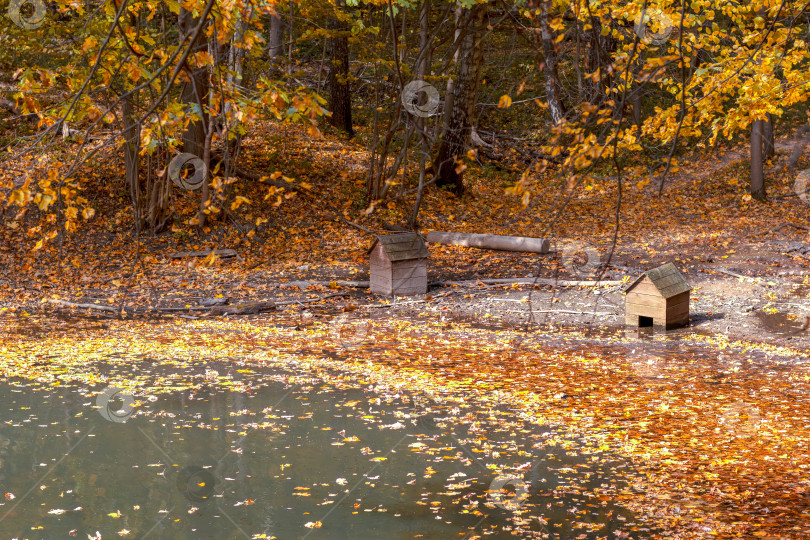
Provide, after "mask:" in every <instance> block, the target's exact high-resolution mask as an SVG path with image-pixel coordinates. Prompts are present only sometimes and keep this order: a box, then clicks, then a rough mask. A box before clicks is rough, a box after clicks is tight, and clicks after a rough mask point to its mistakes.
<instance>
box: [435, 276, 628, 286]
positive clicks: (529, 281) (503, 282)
mask: <svg viewBox="0 0 810 540" xmlns="http://www.w3.org/2000/svg"><path fill="white" fill-rule="evenodd" d="M510 283H519V284H526V285H532V284H533V285H551V286H556V287H594V286H596V285H607V286H615V285H620V284H621V283H622V282H621V281H593V280H588V281H572V280H565V279H546V278H503V279H471V280H466V281H433V282H431V283H429V284H428V285H438V286H444V287H451V286H453V285H458V286H460V287H470V286H475V285H478V284H483V285H507V284H510Z"/></svg>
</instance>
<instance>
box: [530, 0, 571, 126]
mask: <svg viewBox="0 0 810 540" xmlns="http://www.w3.org/2000/svg"><path fill="white" fill-rule="evenodd" d="M531 4H532V2H530V5H531ZM540 6H541V10H542V11H541V15H540V29H541V38H540V41H541V42H542V45H543V57H544V59H545V68H544V70H543V75H544V76H545V79H546V100H547V101H548V110H549V113H550V114H551V121H552V122H554V124H559V123H560V122H561V121H562V119H563V118H564V117H565V106H564V105H563V102H562V97H561V96H560V77H559V75H558V74H557V64H558V63H559V59H558V57H557V51H556V50H555V49H554V36H553V34H552V32H551V25H550V24H549V17H550V15H549V9H550V8H551V2H550V1H547V0H543V1H542V2H541V4H540Z"/></svg>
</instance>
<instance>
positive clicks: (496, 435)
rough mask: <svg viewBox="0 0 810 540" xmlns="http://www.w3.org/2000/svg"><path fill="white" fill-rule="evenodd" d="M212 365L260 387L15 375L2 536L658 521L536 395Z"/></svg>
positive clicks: (602, 525)
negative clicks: (627, 499)
mask: <svg viewBox="0 0 810 540" xmlns="http://www.w3.org/2000/svg"><path fill="white" fill-rule="evenodd" d="M98 369H99V372H100V373H104V372H105V370H107V371H108V372H109V371H110V368H109V367H104V366H99V367H98ZM130 369H135V368H130ZM207 369H208V370H209V372H210V375H211V377H212V378H218V380H221V379H222V378H223V377H229V378H234V379H241V380H239V381H238V382H239V385H240V389H244V388H245V387H247V390H245V391H234V390H233V389H229V388H227V387H223V385H221V384H213V385H211V386H204V387H203V388H202V389H196V390H185V391H176V392H169V393H163V394H159V395H155V396H140V395H139V396H135V397H133V396H131V395H130V394H128V393H127V392H126V391H124V390H120V389H117V388H115V387H114V386H108V385H106V384H99V385H96V386H68V385H64V386H59V387H45V386H34V385H30V384H29V383H27V382H25V381H22V380H17V381H7V382H5V383H3V384H0V403H2V408H3V417H2V418H3V422H2V423H0V537H2V538H20V539H22V538H29V539H56V538H59V539H64V538H72V537H76V538H88V537H89V538H104V539H108V538H119V537H120V538H150V539H168V538H171V539H200V538H211V539H219V540H222V539H241V538H278V539H298V538H309V539H376V538H379V539H399V538H402V539H404V538H424V539H439V538H516V537H517V538H560V539H564V538H598V537H609V538H614V537H615V536H614V535H615V533H616V532H620V533H623V534H626V535H627V536H621V537H622V538H645V537H648V536H649V535H650V533H649V530H648V529H646V528H645V526H644V524H643V523H639V522H638V521H637V520H636V519H635V518H634V516H633V515H631V513H630V512H628V511H626V510H625V509H623V508H621V507H619V506H616V504H614V501H615V500H616V499H615V497H614V496H609V493H613V494H615V493H616V492H617V490H621V489H629V488H627V487H626V485H625V484H624V483H623V482H624V481H623V478H625V477H626V475H627V473H629V472H630V471H629V466H628V465H627V463H626V462H623V461H620V460H614V459H611V458H610V457H607V458H606V456H605V455H604V454H603V453H600V454H599V455H598V456H597V454H596V453H593V452H589V451H585V447H584V445H583V444H581V441H578V440H577V439H576V438H575V437H574V436H572V435H569V434H566V433H564V432H561V431H560V430H559V427H557V428H552V427H549V426H537V425H532V424H530V423H528V422H526V421H524V420H523V419H522V418H521V414H520V411H515V410H509V409H506V408H500V409H499V408H493V407H491V406H486V405H481V404H480V403H474V402H473V401H471V400H469V401H463V400H462V401H456V402H452V403H449V402H447V401H436V400H434V399H431V398H428V397H427V396H425V395H403V394H398V395H386V394H382V393H380V392H379V390H377V389H375V388H372V387H369V386H364V385H363V384H360V383H355V382H351V381H350V380H349V379H347V378H341V377H340V376H336V377H335V378H334V379H331V380H330V379H329V378H314V377H301V376H298V377H296V376H295V375H294V374H291V373H286V372H282V371H281V370H279V369H278V368H272V369H271V368H267V369H264V370H258V369H257V371H251V370H249V369H243V370H234V369H233V368H232V367H230V368H229V367H226V366H222V367H220V368H219V372H218V373H217V372H216V371H214V370H213V369H212V367H211V366H210V365H209V366H208V368H207ZM155 371H156V373H155V376H156V377H162V376H168V373H169V372H168V371H166V372H164V373H161V372H160V369H158V368H155ZM611 490H612V491H611Z"/></svg>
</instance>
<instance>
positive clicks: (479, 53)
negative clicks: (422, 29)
mask: <svg viewBox="0 0 810 540" xmlns="http://www.w3.org/2000/svg"><path fill="white" fill-rule="evenodd" d="M486 9H487V7H486V5H481V4H477V5H475V6H473V7H472V8H470V9H468V10H465V12H466V13H465V16H464V17H463V18H464V20H465V22H466V24H465V25H464V26H465V27H466V28H467V35H466V36H464V39H463V41H462V43H461V46H460V48H459V59H458V71H457V74H456V82H455V88H454V91H453V97H452V99H453V102H452V103H453V105H452V109H451V110H450V118H449V119H448V121H447V130H446V132H445V133H444V136H443V137H442V142H441V145H440V146H439V151H438V154H437V156H436V160H435V162H434V163H435V164H434V170H435V171H436V185H437V186H439V187H447V188H450V190H451V191H452V192H453V193H455V194H456V195H462V194H463V193H464V183H463V179H462V170H460V168H459V167H457V164H456V160H457V159H458V158H459V156H462V155H463V154H464V153H465V152H466V150H467V148H468V147H469V141H470V131H471V129H472V127H473V126H474V125H475V104H476V101H477V98H478V83H479V81H480V79H481V64H482V63H483V62H482V61H483V47H482V46H481V44H482V43H481V42H482V36H483V33H482V31H481V30H482V28H483V21H484V15H485V14H486Z"/></svg>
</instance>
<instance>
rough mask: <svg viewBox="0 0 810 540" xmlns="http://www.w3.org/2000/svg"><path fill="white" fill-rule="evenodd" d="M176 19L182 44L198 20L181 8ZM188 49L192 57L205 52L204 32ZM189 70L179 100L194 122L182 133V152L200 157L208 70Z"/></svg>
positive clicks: (203, 131) (206, 98) (206, 117)
mask: <svg viewBox="0 0 810 540" xmlns="http://www.w3.org/2000/svg"><path fill="white" fill-rule="evenodd" d="M177 19H178V28H179V30H180V41H181V42H182V41H183V38H184V37H186V36H188V34H190V33H191V32H192V31H193V30H194V27H195V26H197V24H199V19H195V18H194V17H193V15H192V14H191V13H190V12H189V11H186V10H185V9H183V8H180V13H179V14H178V16H177ZM190 47H192V56H193V54H194V53H195V52H199V51H205V50H206V48H207V44H206V41H205V36H204V32H203V33H201V34H200V36H198V38H197V41H196V43H193V44H191V45H190ZM191 69H192V70H193V71H191V72H189V70H188V69H186V70H185V71H184V72H185V75H186V81H185V82H184V84H183V88H182V90H181V96H180V99H181V101H182V102H183V103H184V104H186V107H185V110H186V114H188V115H190V116H194V117H196V120H194V121H192V122H190V123H189V124H188V127H187V128H186V130H185V131H184V132H183V152H188V153H189V154H194V155H195V156H197V157H202V155H203V152H204V146H205V123H206V122H207V120H208V115H207V114H206V111H205V107H204V105H205V104H206V103H208V68H207V67H199V68H191ZM207 165H208V164H207V163H206V166H207Z"/></svg>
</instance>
